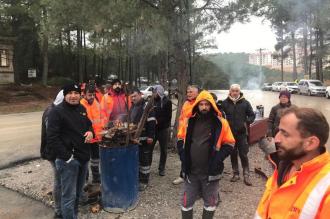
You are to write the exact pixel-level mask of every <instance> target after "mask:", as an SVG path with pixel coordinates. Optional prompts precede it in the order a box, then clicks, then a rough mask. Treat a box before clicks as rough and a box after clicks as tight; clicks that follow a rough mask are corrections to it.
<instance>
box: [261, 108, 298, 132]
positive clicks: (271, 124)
mask: <svg viewBox="0 0 330 219" xmlns="http://www.w3.org/2000/svg"><path fill="white" fill-rule="evenodd" d="M291 106H293V105H292V104H291V102H289V103H288V104H280V103H279V104H277V105H275V106H273V107H272V109H271V111H270V113H269V117H268V132H267V136H269V137H275V135H276V133H277V132H278V126H279V124H280V118H281V114H282V112H283V111H284V110H285V109H287V108H289V107H291Z"/></svg>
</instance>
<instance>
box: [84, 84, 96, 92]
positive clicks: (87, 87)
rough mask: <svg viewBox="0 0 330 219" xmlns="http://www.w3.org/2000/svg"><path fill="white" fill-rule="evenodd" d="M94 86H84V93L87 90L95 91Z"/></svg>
mask: <svg viewBox="0 0 330 219" xmlns="http://www.w3.org/2000/svg"><path fill="white" fill-rule="evenodd" d="M95 90H96V89H95V86H93V85H89V86H86V87H85V91H84V93H85V94H86V93H87V92H88V93H95Z"/></svg>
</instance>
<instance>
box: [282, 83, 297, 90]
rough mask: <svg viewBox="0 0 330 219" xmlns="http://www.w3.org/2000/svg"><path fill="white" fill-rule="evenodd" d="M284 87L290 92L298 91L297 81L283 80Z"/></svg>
mask: <svg viewBox="0 0 330 219" xmlns="http://www.w3.org/2000/svg"><path fill="white" fill-rule="evenodd" d="M282 87H283V88H284V89H286V90H287V91H289V92H290V93H298V90H299V89H298V84H297V83H295V82H283V84H282Z"/></svg>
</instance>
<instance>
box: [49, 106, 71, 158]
mask: <svg viewBox="0 0 330 219" xmlns="http://www.w3.org/2000/svg"><path fill="white" fill-rule="evenodd" d="M63 128H64V127H63V123H62V120H61V115H60V112H58V110H56V108H54V109H53V110H52V111H51V112H50V114H49V117H48V127H47V143H48V145H49V147H50V148H52V150H53V151H54V152H55V154H56V155H57V157H58V158H60V159H63V160H68V159H70V157H71V155H72V152H70V151H68V150H67V149H66V148H65V142H63V141H62V139H61V130H62V129H63Z"/></svg>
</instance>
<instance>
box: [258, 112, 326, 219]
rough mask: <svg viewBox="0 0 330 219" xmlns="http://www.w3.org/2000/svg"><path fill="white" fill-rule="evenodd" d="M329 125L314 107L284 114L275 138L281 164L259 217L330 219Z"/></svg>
mask: <svg viewBox="0 0 330 219" xmlns="http://www.w3.org/2000/svg"><path fill="white" fill-rule="evenodd" d="M328 137H329V124H328V122H327V121H326V119H325V117H324V115H323V114H322V113H321V112H319V111H317V110H314V109H311V108H297V107H292V108H289V109H287V110H285V111H284V113H283V114H282V117H281V119H280V124H279V131H278V133H277V134H276V136H275V143H276V144H277V148H278V149H277V155H278V157H279V158H280V163H279V165H278V166H277V167H276V169H275V172H274V174H273V175H272V176H271V177H270V178H269V179H268V182H267V184H266V190H265V193H264V195H263V197H262V199H261V201H260V203H259V206H258V209H257V212H256V215H255V218H262V219H266V218H292V219H296V218H308V219H310V218H315V219H321V218H329V215H330V155H329V153H328V152H327V151H326V148H325V144H326V142H327V140H328Z"/></svg>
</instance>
